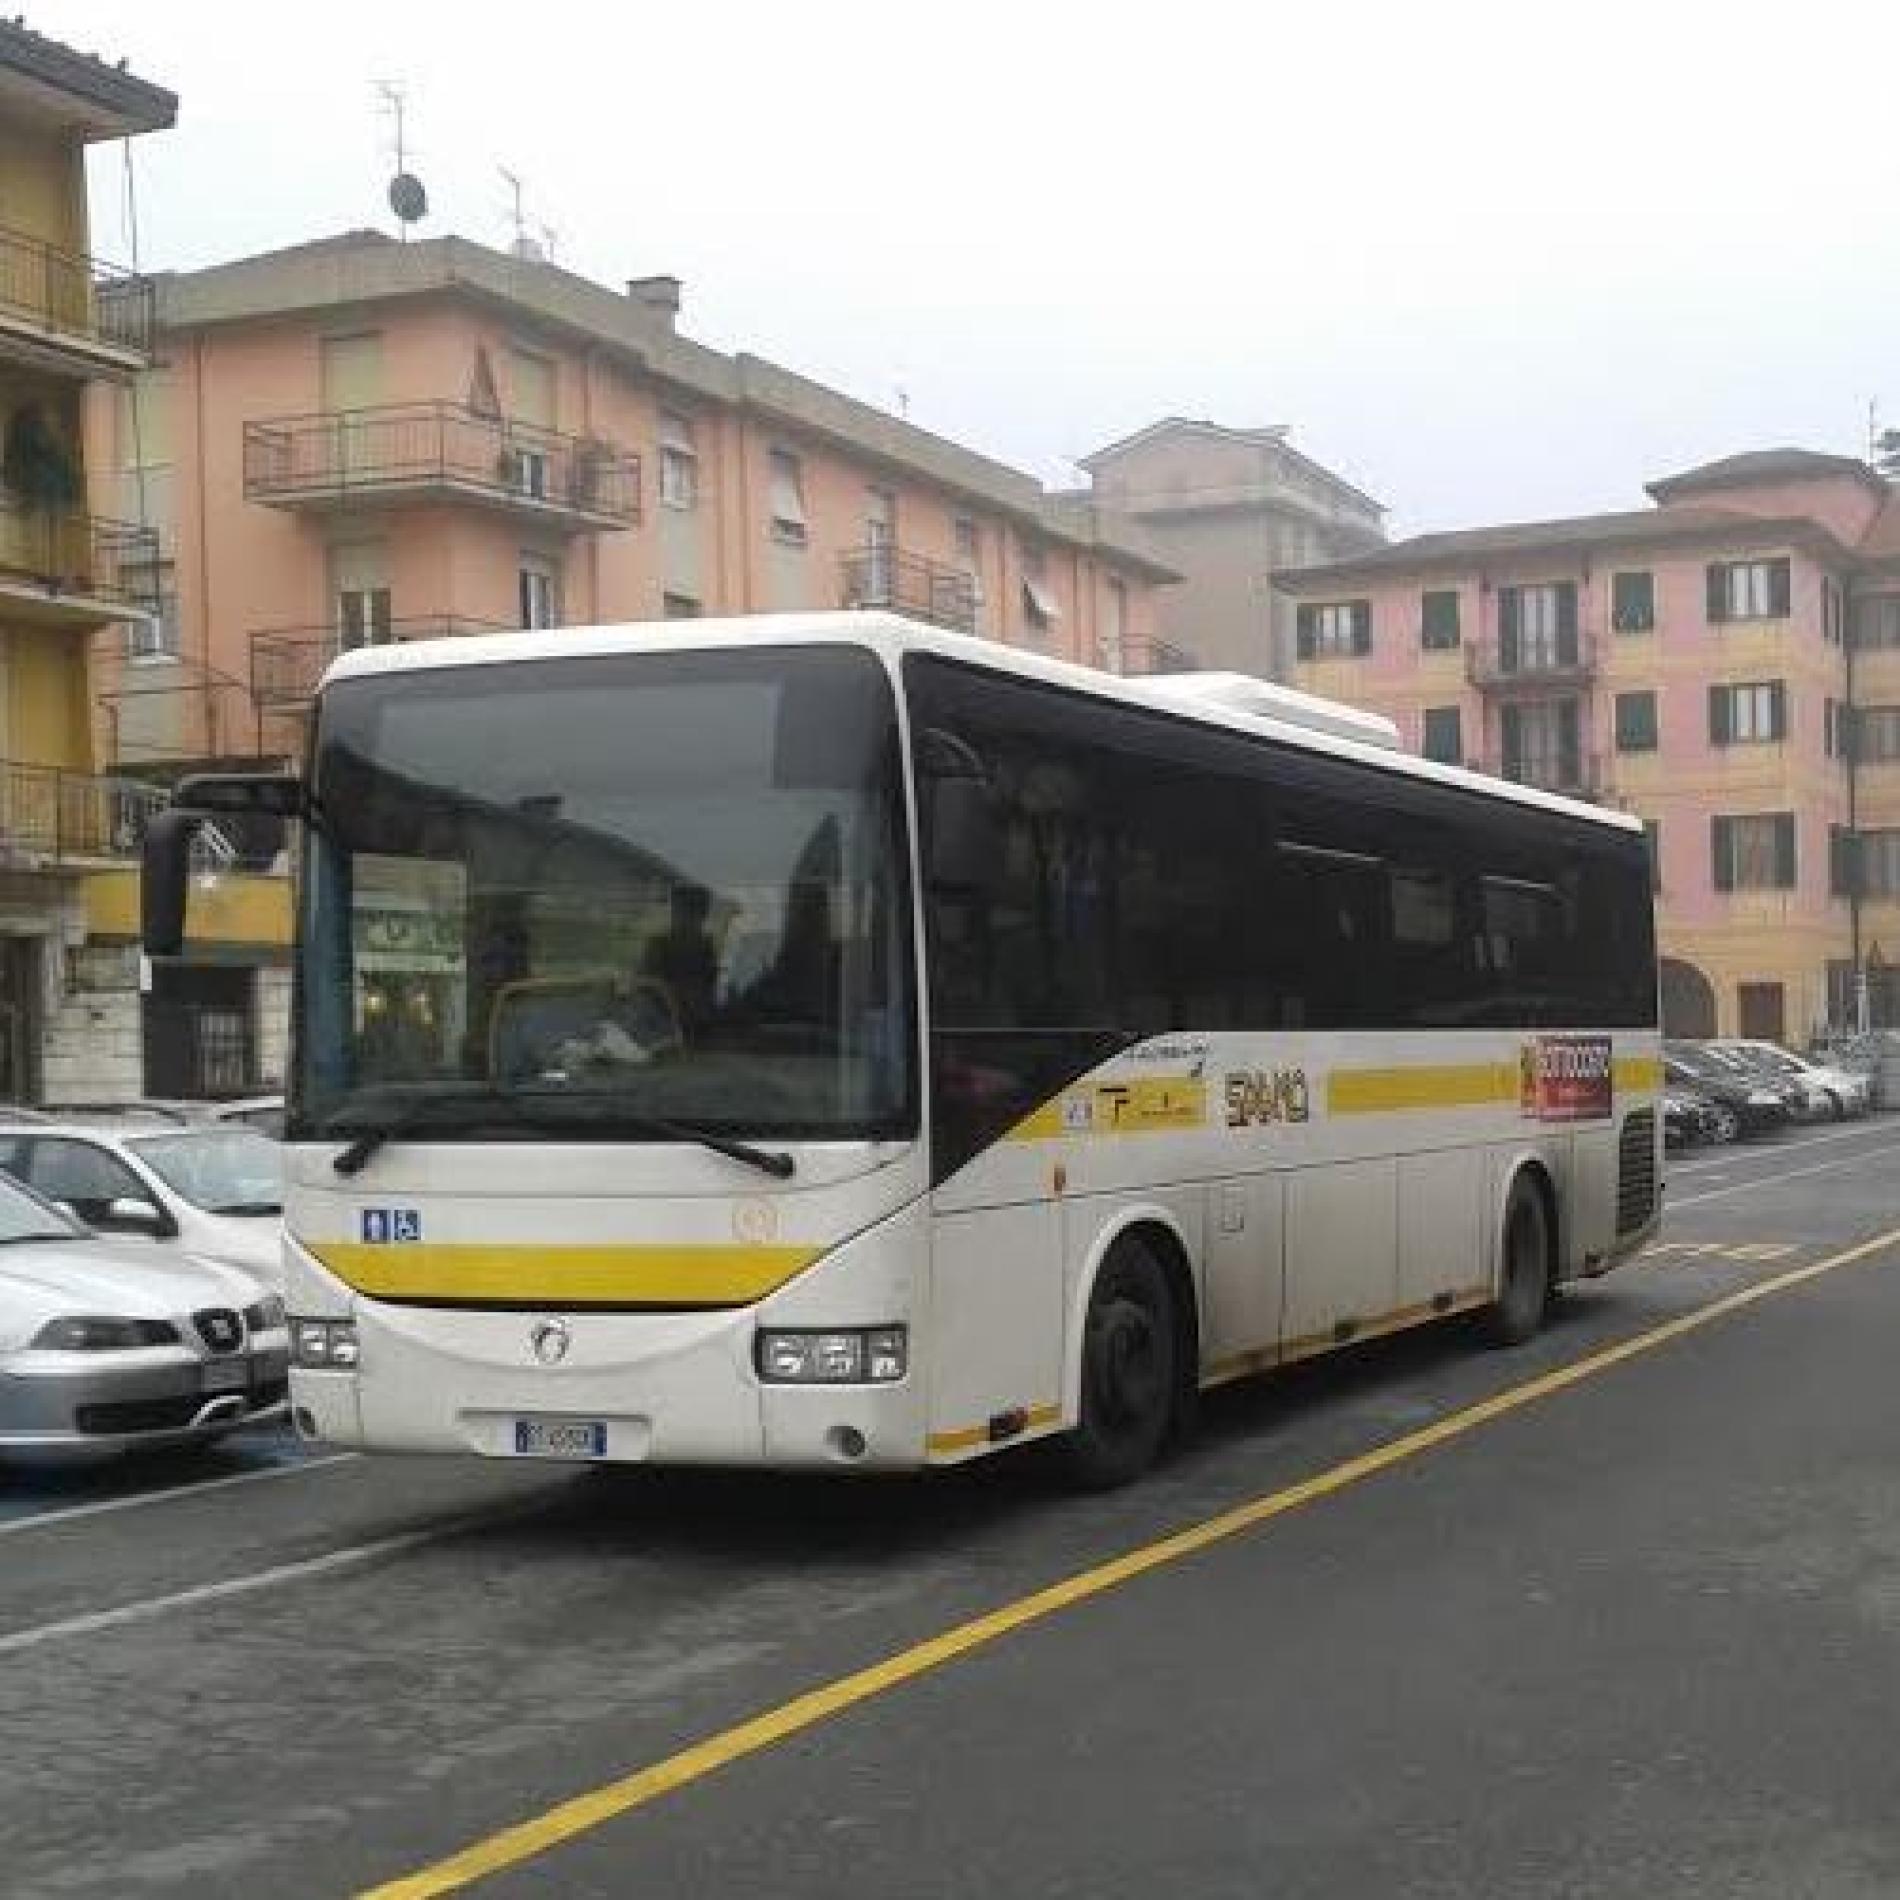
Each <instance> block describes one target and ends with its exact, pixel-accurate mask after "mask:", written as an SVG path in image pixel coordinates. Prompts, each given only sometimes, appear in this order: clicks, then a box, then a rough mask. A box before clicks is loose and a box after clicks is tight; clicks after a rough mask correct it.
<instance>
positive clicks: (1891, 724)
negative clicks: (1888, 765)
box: [1841, 706, 1900, 764]
mask: <svg viewBox="0 0 1900 1900" xmlns="http://www.w3.org/2000/svg"><path fill="white" fill-rule="evenodd" d="M1849 752H1851V753H1852V754H1853V756H1854V757H1855V758H1857V759H1861V760H1865V761H1870V762H1872V763H1876V764H1884V763H1885V762H1887V761H1889V760H1892V759H1900V706H1863V707H1861V708H1860V709H1859V711H1854V710H1853V709H1851V708H1849V707H1846V706H1842V707H1841V753H1842V755H1843V756H1845V755H1846V754H1848V753H1849Z"/></svg>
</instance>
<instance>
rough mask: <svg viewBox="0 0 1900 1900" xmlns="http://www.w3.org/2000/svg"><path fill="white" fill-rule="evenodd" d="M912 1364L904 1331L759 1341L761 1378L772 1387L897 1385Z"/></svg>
mask: <svg viewBox="0 0 1900 1900" xmlns="http://www.w3.org/2000/svg"><path fill="white" fill-rule="evenodd" d="M909 1363H910V1338H909V1335H908V1333H907V1332H906V1331H905V1329H904V1328H903V1327H902V1326H860V1327H852V1328H849V1329H844V1330H838V1331H829V1332H807V1331H802V1330H801V1331H798V1332H771V1333H761V1334H760V1335H759V1343H758V1367H759V1377H760V1378H761V1379H763V1380H765V1382H766V1383H767V1384H768V1385H891V1384H894V1383H895V1382H896V1381H897V1380H899V1379H901V1378H902V1377H903V1376H904V1373H905V1371H906V1370H907V1369H908V1366H909Z"/></svg>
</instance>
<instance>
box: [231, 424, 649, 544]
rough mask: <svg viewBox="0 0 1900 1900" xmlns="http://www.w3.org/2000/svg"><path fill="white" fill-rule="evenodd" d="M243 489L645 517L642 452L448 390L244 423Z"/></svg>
mask: <svg viewBox="0 0 1900 1900" xmlns="http://www.w3.org/2000/svg"><path fill="white" fill-rule="evenodd" d="M244 493H245V496H246V497H247V499H249V500H251V501H261V502H269V503H272V504H274V505H276V506H279V507H285V508H338V507H346V506H351V505H354V504H356V503H359V502H362V503H376V502H398V501H404V500H421V501H439V500H443V499H445V498H461V499H464V500H469V501H475V502H480V503H482V504H484V505H487V506H491V507H499V508H507V509H510V510H514V511H517V512H519V513H522V514H527V515H533V516H535V517H537V518H539V519H541V520H543V521H544V522H546V523H547V524H548V525H550V526H554V527H564V528H568V529H573V530H581V529H590V528H626V527H630V526H632V525H633V523H635V522H636V521H638V520H639V519H640V458H639V457H638V456H636V455H630V454H627V453H626V452H624V451H623V450H620V449H617V448H615V447H613V446H612V445H611V444H609V443H606V442H601V441H596V440H593V439H591V438H583V437H580V436H572V435H563V434H561V433H560V432H559V431H558V430H554V429H542V428H537V427H535V426H534V425H532V424H529V423H525V422H510V421H508V420H506V419H504V418H502V417H498V416H486V415H482V414H480V413H479V412H478V411H476V410H473V409H469V408H466V407H464V406H463V405H461V404H459V403H452V402H417V403H399V404H392V405H389V406H387V407H383V408H376V409H340V410H333V411H330V412H328V413H326V414H323V415H311V416H286V417H283V418H281V419H279V420H276V421H270V422H249V423H246V424H245V426H244Z"/></svg>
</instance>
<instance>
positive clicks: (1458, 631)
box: [1278, 449, 1900, 1039]
mask: <svg viewBox="0 0 1900 1900" xmlns="http://www.w3.org/2000/svg"><path fill="white" fill-rule="evenodd" d="M1649 493H1650V495H1651V496H1652V498H1653V499H1654V502H1655V504H1656V505H1655V506H1654V507H1651V508H1645V509H1639V510H1635V511H1632V512H1630V513H1626V514H1609V515H1593V516H1584V517H1580V518H1577V519H1574V520H1565V521H1547V522H1533V523H1524V524H1514V525H1509V526H1503V527H1497V528H1480V529H1473V530H1468V531H1462V532H1457V533H1449V534H1430V535H1422V536H1418V537H1416V538H1414V539H1412V540H1409V541H1402V542H1398V543H1395V544H1393V545H1390V546H1388V547H1384V548H1380V549H1376V550H1374V551H1371V552H1369V553H1367V554H1364V555H1361V556H1358V557H1356V558H1354V559H1351V560H1348V561H1344V562H1340V563H1337V564H1334V565H1331V566H1327V567H1317V568H1307V569H1304V570H1302V571H1300V572H1298V573H1294V574H1289V575H1285V576H1283V577H1281V579H1280V580H1279V583H1278V584H1279V586H1280V587H1281V588H1282V589H1283V590H1284V591H1285V592H1287V593H1288V594H1289V595H1291V596H1292V597H1293V598H1294V600H1295V603H1296V607H1295V617H1296V640H1297V648H1296V650H1297V660H1296V667H1295V673H1294V678H1295V681H1296V682H1297V684H1299V685H1301V686H1303V687H1305V688H1307V689H1308V690H1310V691H1314V692H1319V693H1324V694H1329V695H1332V696H1334V697H1338V698H1341V699H1346V700H1350V701H1352V702H1354V703H1356V704H1360V705H1365V706H1370V707H1375V708H1377V709H1378V710H1380V711H1382V712H1385V713H1388V714H1390V715H1391V716H1392V717H1393V718H1394V719H1396V720H1397V721H1398V723H1399V726H1400V729H1401V731H1402V732H1403V734H1404V736H1405V739H1406V741H1407V743H1409V744H1410V745H1412V746H1414V747H1416V748H1417V749H1418V750H1420V751H1422V752H1424V753H1426V754H1428V755H1430V756H1432V757H1436V758H1442V759H1448V760H1453V761H1457V762H1461V763H1464V764H1468V765H1472V766H1475V767H1477V768H1478V769H1480V770H1483V771H1488V772H1496V773H1501V774H1503V775H1504V776H1506V777H1509V778H1514V779H1520V780H1524V781H1527V782H1529V783H1533V784H1537V785H1542V786H1545V787H1548V788H1549V789H1552V790H1556V791H1563V792H1568V793H1572V794H1575V795H1578V796H1581V797H1585V798H1590V799H1597V800H1602V801H1606V802H1609V803H1613V804H1616V805H1618V806H1621V807H1623V808H1625V809H1627V810H1630V811H1633V812H1636V813H1638V814H1640V815H1641V816H1642V818H1643V819H1644V821H1645V823H1647V824H1648V825H1649V827H1650V830H1651V834H1652V840H1653V844H1654V849H1655V852H1656V862H1657V891H1658V905H1659V920H1660V924H1661V930H1662V947H1663V953H1664V958H1665V962H1664V1011H1665V1019H1666V1022H1667V1024H1668V1026H1669V1027H1670V1028H1671V1029H1672V1030H1674V1031H1675V1032H1676V1033H1680V1034H1708V1033H1714V1032H1715V1031H1717V1030H1718V1029H1719V1030H1720V1031H1722V1032H1725V1033H1740V1034H1747V1035H1759V1036H1771V1037H1776V1038H1783V1037H1785V1038H1789V1039H1799V1038H1802V1037H1805V1036H1806V1035H1807V1034H1808V1033H1809V1031H1810V1030H1811V1029H1812V1028H1814V1027H1815V1026H1816V1025H1818V1024H1820V1023H1822V1022H1825V1021H1834V1022H1840V1021H1843V1020H1846V1019H1847V1018H1848V1017H1850V1015H1851V1013H1852V1007H1853V996H1854V990H1855V978H1856V972H1857V971H1865V972H1866V973H1867V975H1868V979H1869V985H1870V989H1871V991H1872V1001H1873V1005H1874V1010H1875V1013H1876V1018H1877V1019H1884V1020H1888V1021H1893V1022H1900V982H1895V981H1894V980H1892V978H1890V977H1889V975H1888V973H1887V971H1886V966H1885V961H1884V959H1885V957H1886V956H1887V955H1897V954H1900V769H1896V768H1897V767H1900V501H1896V499H1895V497H1894V496H1893V494H1892V493H1891V491H1890V490H1889V488H1888V486H1887V484H1886V483H1885V482H1883V481H1882V480H1881V479H1880V478H1879V477H1878V476H1877V475H1875V474H1874V473H1873V472H1872V471H1871V470H1870V469H1869V468H1868V467H1867V466H1866V465H1865V464H1863V463H1861V462H1857V461H1853V460H1849V459H1846V458H1844V457H1840V456H1833V455H1820V454H1814V453H1810V452H1808V451H1805V450H1796V449H1775V450H1766V451H1760V452H1756V453H1751V454H1745V455H1737V456H1732V457H1730V458H1728V459H1727V460H1724V461H1720V462H1715V463H1711V464H1709V465H1708V466H1706V467H1703V468H1698V469H1693V470H1690V471H1689V472H1688V473H1686V474H1682V475H1678V476H1674V477H1671V478H1669V479H1667V480H1664V481H1658V482H1655V483H1652V484H1651V485H1650V488H1649ZM1850 627H1851V629H1852V633H1853V639H1852V641H1851V642H1850V639H1849V632H1850ZM1887 760H1892V761H1894V762H1895V763H1894V765H1892V766H1888V765H1886V764H1885V762H1886V761H1887ZM1889 774H1891V777H1890V778H1889Z"/></svg>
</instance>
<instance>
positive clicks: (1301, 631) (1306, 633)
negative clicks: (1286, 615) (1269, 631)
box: [1293, 606, 1319, 660]
mask: <svg viewBox="0 0 1900 1900" xmlns="http://www.w3.org/2000/svg"><path fill="white" fill-rule="evenodd" d="M1293 618H1294V625H1295V628H1296V632H1295V635H1294V646H1295V648H1296V649H1297V651H1298V653H1299V656H1300V658H1301V659H1303V660H1310V659H1311V658H1312V657H1313V644H1314V637H1315V635H1314V629H1315V626H1316V625H1317V623H1318V620H1319V609H1318V608H1317V607H1313V606H1302V607H1301V608H1300V609H1299V610H1298V612H1297V613H1295V615H1294V617H1293Z"/></svg>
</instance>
